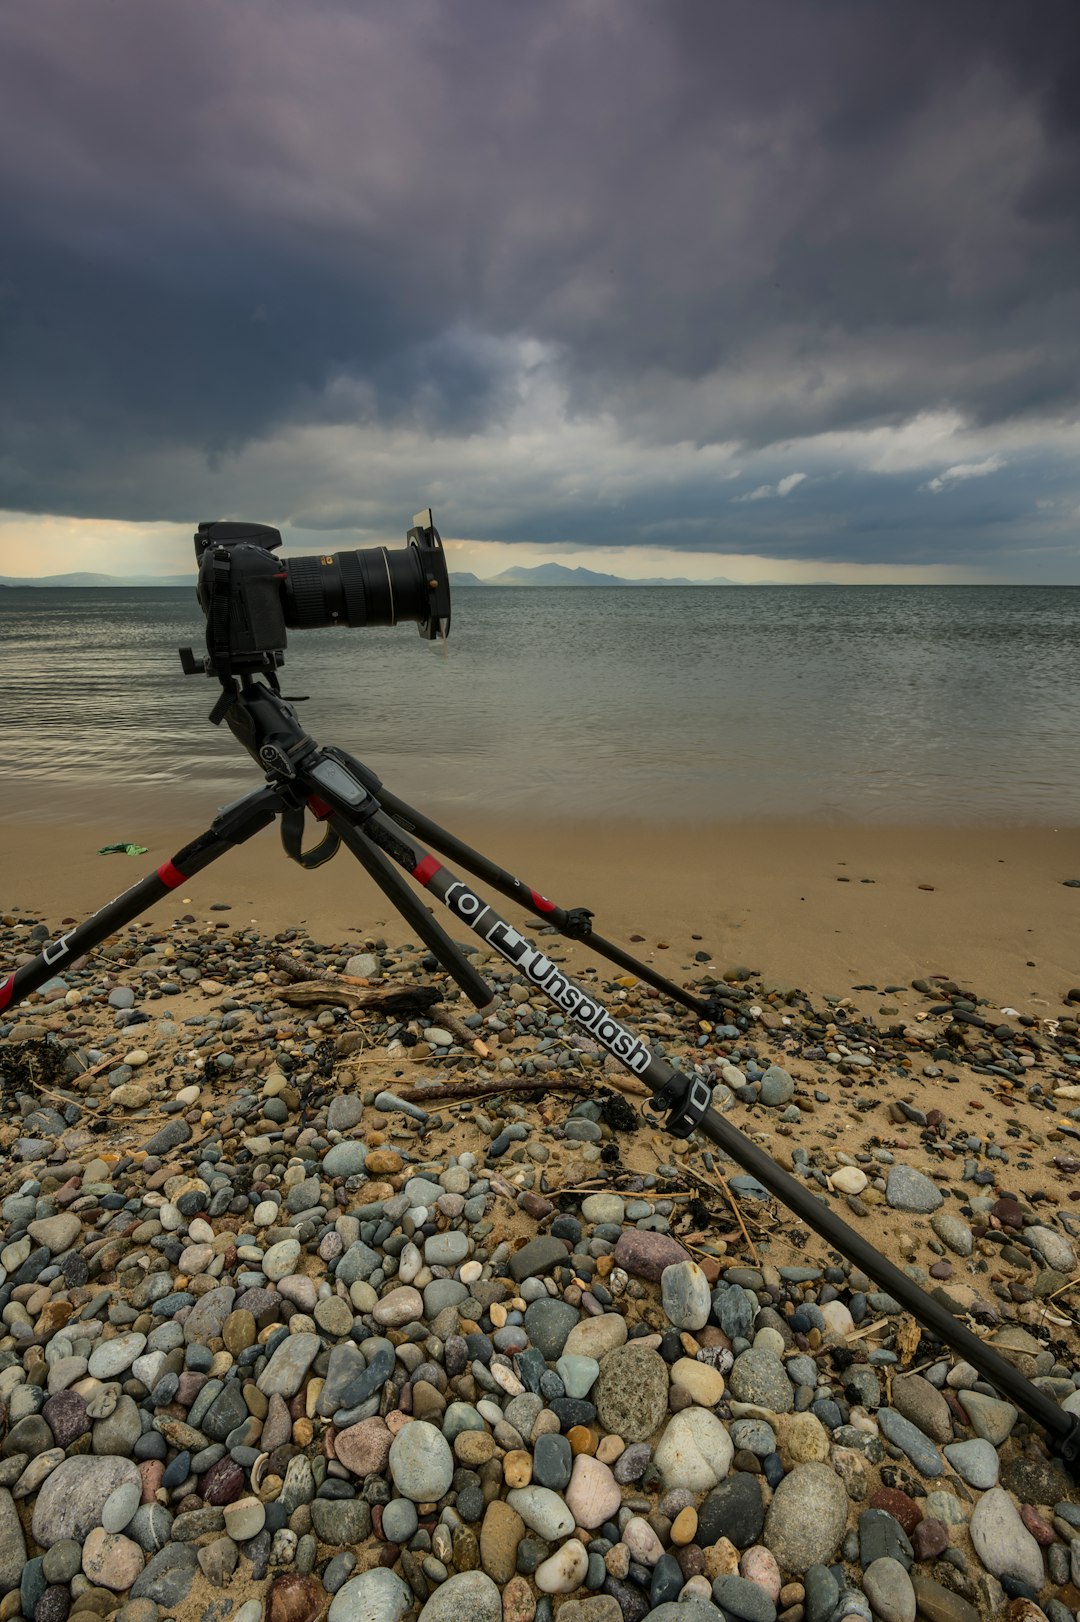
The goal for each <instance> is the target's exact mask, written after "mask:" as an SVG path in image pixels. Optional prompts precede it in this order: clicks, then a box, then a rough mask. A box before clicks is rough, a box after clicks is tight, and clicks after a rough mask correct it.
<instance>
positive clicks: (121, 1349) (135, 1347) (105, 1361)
mask: <svg viewBox="0 0 1080 1622" xmlns="http://www.w3.org/2000/svg"><path fill="white" fill-rule="evenodd" d="M145 1345H146V1336H145V1335H140V1334H137V1333H136V1332H135V1331H131V1332H130V1333H129V1334H126V1335H114V1336H113V1338H112V1340H103V1341H101V1342H100V1343H99V1344H98V1345H97V1346H95V1347H94V1350H93V1351H92V1352H91V1353H90V1363H89V1367H88V1369H87V1372H88V1373H89V1374H90V1376H91V1378H93V1379H95V1380H115V1379H116V1377H117V1375H119V1374H124V1373H125V1372H126V1371H127V1370H128V1369H129V1368H130V1367H131V1365H132V1363H134V1361H135V1359H136V1358H137V1357H138V1356H139V1353H140V1352H141V1351H142V1349H143V1347H144V1346H145Z"/></svg>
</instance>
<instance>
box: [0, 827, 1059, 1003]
mask: <svg viewBox="0 0 1080 1622" xmlns="http://www.w3.org/2000/svg"><path fill="white" fill-rule="evenodd" d="M123 803H124V804H128V803H129V802H127V801H126V800H125V801H124V802H123ZM136 807H137V809H136V814H134V815H131V814H128V813H127V812H124V811H121V812H118V814H117V815H112V816H110V817H109V819H108V820H107V821H106V820H104V819H101V820H95V821H93V822H91V823H86V824H84V823H82V822H80V821H78V820H72V819H75V818H77V815H78V810H77V807H76V806H75V805H74V804H70V805H69V806H68V807H67V809H66V816H67V818H68V819H69V820H64V821H57V822H52V823H45V822H41V823H38V822H35V821H34V820H32V818H31V816H30V814H29V812H27V813H26V814H24V815H23V816H21V817H19V818H18V820H15V821H10V822H8V824H7V825H6V836H5V841H4V851H3V856H2V858H0V903H3V904H5V905H8V906H11V905H19V906H21V907H23V908H27V909H30V910H32V911H33V912H34V913H35V915H36V916H39V917H40V918H41V919H42V920H44V921H46V922H48V923H49V924H50V925H51V926H52V925H56V924H59V922H60V921H61V920H62V919H67V918H69V917H74V918H76V919H82V918H84V917H85V916H86V915H87V914H88V913H90V912H92V911H94V910H95V909H96V908H97V907H98V906H100V905H102V904H103V902H105V901H106V900H108V899H109V898H110V897H111V896H113V895H116V894H118V893H119V892H120V891H121V890H123V889H125V888H127V887H128V886H129V885H130V884H132V883H134V882H135V881H136V880H137V879H138V878H140V877H141V876H142V875H143V873H144V872H149V871H151V870H152V869H153V868H154V867H155V866H157V865H158V864H159V863H160V862H162V861H165V860H167V859H170V858H171V857H173V856H174V855H175V854H176V853H177V851H178V850H180V849H181V848H182V847H183V846H184V845H185V844H186V843H188V842H189V841H190V840H191V839H192V838H194V837H195V836H196V835H197V834H198V833H199V832H201V831H202V829H203V828H204V827H205V826H207V825H208V823H209V821H210V820H211V819H212V817H213V814H214V811H215V806H214V804H213V802H212V801H207V802H206V803H205V805H204V806H200V805H199V804H198V802H197V801H196V800H195V799H194V798H193V800H192V802H191V820H190V821H186V822H183V823H181V822H179V821H177V820H175V818H174V817H171V816H169V815H168V807H166V806H164V805H162V804H161V803H160V802H157V803H155V802H153V801H148V800H145V799H144V800H143V801H141V802H136ZM446 825H447V826H449V827H450V828H451V829H452V831H453V832H454V833H456V834H458V836H459V837H461V838H463V839H465V840H466V841H467V842H469V843H470V844H472V845H473V847H474V848H476V849H478V850H480V851H482V852H483V853H485V854H487V855H488V856H490V857H491V858H492V859H493V860H494V861H497V862H499V863H500V864H501V865H502V866H504V867H505V868H507V869H509V871H510V872H512V873H513V874H514V875H515V876H516V877H518V878H520V879H522V880H523V881H524V882H525V883H526V884H528V885H529V886H530V887H532V888H535V889H538V890H540V891H541V893H542V894H546V895H549V896H550V897H551V898H552V899H553V900H554V901H556V902H557V903H558V904H559V905H561V906H567V907H569V906H584V907H588V908H590V909H591V910H592V911H593V912H594V914H595V928H596V929H597V931H598V932H599V933H601V934H604V935H605V936H607V938H609V939H611V940H613V941H615V942H617V943H620V944H622V945H624V946H629V949H630V950H631V951H633V952H634V953H635V954H637V955H640V956H641V957H642V959H643V960H644V961H649V960H652V961H653V962H655V963H656V965H657V967H658V968H660V969H661V971H662V972H663V973H664V974H665V975H667V976H668V977H669V978H674V979H676V980H678V979H679V978H680V977H681V976H682V975H683V974H684V973H685V972H686V971H687V970H688V969H692V970H693V972H695V973H700V972H701V970H702V964H701V962H700V961H699V960H698V959H697V958H696V954H698V953H700V952H702V951H707V952H708V953H709V954H710V956H709V963H710V964H711V965H712V967H713V969H714V970H716V971H717V972H719V973H723V972H724V971H725V970H727V969H729V968H732V967H735V966H740V965H745V966H747V967H749V968H753V969H755V970H757V971H759V972H760V973H761V974H762V975H763V976H764V978H765V979H766V980H768V981H770V982H775V983H777V984H780V985H789V986H798V987H800V988H802V989H804V990H806V991H808V992H810V993H812V994H813V995H815V996H818V997H820V996H823V995H827V996H836V997H840V996H847V997H852V998H853V1000H854V1001H855V1003H856V1005H858V1004H859V1003H860V999H865V998H866V997H867V995H868V994H867V993H865V992H862V991H860V990H859V989H858V988H859V987H860V986H864V985H866V984H871V985H875V986H878V987H883V986H885V985H888V984H890V983H899V984H907V983H909V982H910V981H911V980H912V979H913V978H916V977H919V976H927V975H935V974H937V975H945V976H948V977H949V978H951V979H953V980H955V981H956V982H957V984H959V985H963V986H965V987H967V988H969V989H970V990H971V991H972V992H973V993H975V994H977V995H981V996H987V997H990V998H992V999H994V1000H995V1001H996V1002H997V1003H998V1004H999V1005H1005V1006H1012V1007H1015V1008H1016V1009H1017V1010H1018V1011H1021V1012H1033V1013H1035V1012H1037V1013H1039V1014H1040V1015H1042V1016H1044V1017H1045V1015H1046V1013H1047V1011H1048V1010H1049V1009H1052V1010H1054V1011H1055V1012H1057V1011H1060V1008H1061V1006H1062V998H1063V997H1064V995H1065V993H1066V992H1067V991H1068V990H1070V989H1071V988H1072V987H1074V986H1076V985H1077V984H1078V983H1080V888H1070V887H1069V886H1068V885H1067V882H1066V881H1068V880H1070V879H1076V878H1080V828H1076V827H1072V828H1067V827H1064V828H1061V829H1055V828H1047V827H1030V828H1005V827H1003V828H986V827H976V828H954V827H947V828H940V827H939V828H923V827H892V828H889V827H859V826H851V825H834V824H823V823H818V822H812V821H805V820H804V821H800V822H794V821H793V822H783V821H773V820H768V819H766V820H764V821H759V822H754V823H733V824H712V825H708V824H700V823H690V824H683V825H677V826H674V827H672V828H665V827H663V826H657V825H650V824H645V823H632V822H625V821H618V820H614V821H611V822H604V823H600V822H597V821H567V822H562V823H560V822H552V821H549V822H545V823H543V824H536V825H530V824H529V823H528V821H526V820H523V819H521V818H518V817H513V818H510V817H507V816H502V817H486V818H485V817H482V816H477V815H475V814H473V815H464V816H461V817H458V818H455V819H453V821H451V820H450V819H449V818H447V819H446ZM308 830H309V832H308V835H307V844H308V845H311V844H312V843H314V842H315V841H316V840H317V839H318V837H320V834H321V830H320V829H319V827H318V825H317V824H316V823H315V822H314V821H313V820H312V819H310V818H309V821H308ZM121 839H123V840H132V841H137V842H138V843H139V844H143V845H146V846H147V847H148V852H147V854H146V855H145V856H142V857H129V856H118V855H111V856H101V855H98V854H97V853H98V850H99V849H100V847H101V846H103V845H105V844H111V843H116V842H118V841H119V840H121ZM449 865H452V864H449ZM481 888H482V886H481ZM180 899H181V900H182V901H184V902H185V905H184V910H185V911H191V912H193V913H194V914H195V915H196V916H200V917H201V916H203V915H204V914H205V913H207V909H208V908H209V907H210V906H211V905H212V904H214V903H218V904H225V905H228V906H229V907H230V908H231V909H232V912H233V914H234V916H235V918H236V919H237V920H242V921H244V922H245V923H246V922H247V921H249V920H254V921H255V922H256V923H257V926H258V927H259V929H260V930H263V931H267V932H269V933H275V932H277V931H279V930H281V929H285V928H288V927H290V926H292V925H296V924H303V925H304V926H305V927H306V928H307V930H308V931H309V933H310V934H311V936H312V938H313V939H316V940H324V941H337V940H345V939H349V940H356V939H359V938H361V937H368V936H384V937H385V938H387V939H388V940H391V941H395V942H396V941H399V940H404V939H407V938H408V930H407V928H406V927H405V926H404V924H403V923H402V922H401V921H400V919H398V918H397V917H396V915H394V914H393V913H392V911H391V909H390V907H389V903H388V902H387V900H386V899H385V897H384V896H383V895H382V893H381V891H379V890H377V889H376V888H375V886H374V885H373V884H372V882H371V881H370V880H369V879H368V877H367V875H366V874H365V873H364V871H363V870H362V869H361V868H360V866H359V864H358V863H356V862H355V861H354V860H353V858H352V857H350V856H349V854H348V853H347V852H345V851H341V852H339V853H338V855H337V856H336V857H335V858H334V860H333V861H332V862H330V863H328V864H327V865H325V866H324V867H321V868H317V869H315V870H313V871H305V870H303V869H301V868H300V867H299V866H297V865H296V864H295V863H294V862H291V861H289V860H288V859H287V858H286V857H285V855H284V852H283V851H282V849H281V845H280V842H279V839H278V837H277V835H276V833H275V832H274V830H272V829H268V830H264V831H263V832H262V833H260V834H258V835H256V836H255V838H254V839H252V840H251V841H250V842H249V843H247V844H246V845H243V846H239V847H237V849H236V850H235V851H233V852H231V853H230V854H229V855H227V856H225V857H223V858H222V859H221V860H220V861H219V862H217V863H216V864H215V865H214V866H213V867H211V868H209V869H207V870H205V871H204V872H203V873H201V874H199V875H198V876H197V877H196V878H195V879H193V880H192V883H191V885H190V886H186V887H184V889H183V890H182V892H180ZM491 899H492V900H493V901H495V902H496V904H497V905H498V904H500V903H499V898H497V897H494V896H493V897H492V898H491ZM188 902H189V903H190V905H187V903H188ZM501 904H502V905H504V906H505V908H506V910H507V912H508V914H513V909H512V907H511V904H510V903H508V902H505V903H501ZM176 910H177V897H176V896H175V895H174V896H170V897H167V898H166V899H165V900H163V901H161V902H159V903H158V904H157V906H156V908H154V909H152V910H151V912H150V913H149V914H148V917H150V918H153V919H159V920H162V921H164V920H166V919H168V918H170V917H171V916H173V915H174V914H175V912H176ZM441 910H442V909H439V908H436V913H437V914H438V913H439V912H441ZM443 917H444V920H445V918H446V915H445V914H444V915H443ZM517 917H520V914H516V915H513V916H512V918H511V921H515V918H517ZM635 936H641V937H643V939H641V940H638V941H634V940H633V937H635ZM571 950H572V951H574V952H576V953H577V954H578V955H579V956H581V957H582V960H583V961H584V956H583V954H582V953H581V950H580V948H572V949H571Z"/></svg>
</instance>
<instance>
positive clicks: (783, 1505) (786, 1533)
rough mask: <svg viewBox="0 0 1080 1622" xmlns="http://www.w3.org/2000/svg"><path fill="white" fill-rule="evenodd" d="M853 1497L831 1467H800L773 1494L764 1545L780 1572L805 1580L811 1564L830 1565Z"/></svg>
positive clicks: (786, 1477) (766, 1521)
mask: <svg viewBox="0 0 1080 1622" xmlns="http://www.w3.org/2000/svg"><path fill="white" fill-rule="evenodd" d="M847 1510H848V1498H847V1493H846V1491H845V1490H844V1484H843V1482H842V1481H841V1480H840V1477H839V1476H838V1475H836V1473H835V1472H834V1471H833V1470H832V1469H830V1467H829V1466H828V1465H827V1464H816V1463H815V1464H799V1465H796V1467H795V1469H794V1470H792V1471H791V1473H790V1474H789V1475H786V1476H785V1477H784V1479H783V1480H782V1481H781V1482H780V1484H779V1486H778V1487H777V1489H776V1491H775V1493H774V1494H773V1500H772V1503H771V1504H770V1505H769V1512H768V1515H767V1516H766V1518H765V1534H764V1541H765V1546H766V1548H767V1549H768V1550H769V1551H770V1553H771V1554H772V1555H773V1556H774V1557H775V1559H776V1561H777V1563H778V1565H779V1566H780V1569H781V1571H790V1572H794V1573H795V1574H796V1575H798V1576H801V1575H802V1574H803V1572H805V1571H806V1569H807V1567H808V1566H815V1565H822V1566H827V1565H828V1564H829V1563H830V1561H831V1560H832V1557H833V1555H834V1554H835V1553H836V1550H837V1548H838V1547H839V1544H840V1539H841V1538H842V1537H843V1535H844V1528H845V1526H846V1525H847Z"/></svg>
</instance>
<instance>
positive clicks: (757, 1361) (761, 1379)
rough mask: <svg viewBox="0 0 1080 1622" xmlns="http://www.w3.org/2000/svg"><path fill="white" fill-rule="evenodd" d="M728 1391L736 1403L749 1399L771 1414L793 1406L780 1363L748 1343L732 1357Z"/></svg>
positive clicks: (788, 1385)
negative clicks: (744, 1350)
mask: <svg viewBox="0 0 1080 1622" xmlns="http://www.w3.org/2000/svg"><path fill="white" fill-rule="evenodd" d="M731 1394H732V1396H733V1397H735V1398H736V1399H737V1400H738V1401H739V1402H752V1403H753V1404H754V1405H755V1406H756V1407H758V1408H767V1409H769V1411H770V1412H771V1413H774V1414H786V1413H790V1411H791V1409H792V1408H793V1407H794V1406H795V1392H794V1389H793V1387H792V1384H791V1381H790V1380H789V1379H788V1377H787V1374H786V1372H785V1370H784V1365H783V1363H781V1361H780V1359H779V1358H778V1357H777V1355H776V1353H775V1352H770V1351H768V1350H767V1349H766V1348H765V1347H763V1346H752V1347H751V1348H750V1350H749V1351H748V1352H743V1353H742V1355H741V1356H740V1357H737V1358H736V1359H735V1362H734V1364H733V1365H732V1370H731Z"/></svg>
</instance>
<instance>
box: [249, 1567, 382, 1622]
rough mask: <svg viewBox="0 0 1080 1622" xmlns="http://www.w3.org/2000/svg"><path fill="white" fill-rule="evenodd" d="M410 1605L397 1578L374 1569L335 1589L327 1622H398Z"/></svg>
mask: <svg viewBox="0 0 1080 1622" xmlns="http://www.w3.org/2000/svg"><path fill="white" fill-rule="evenodd" d="M412 1602H413V1598H412V1593H411V1591H410V1590H409V1589H408V1588H407V1587H406V1586H405V1584H404V1583H403V1582H402V1580H401V1578H400V1577H398V1576H396V1575H395V1573H394V1572H392V1571H388V1570H387V1568H386V1567H385V1566H373V1567H372V1569H371V1570H370V1571H364V1572H361V1573H360V1575H359V1577H351V1578H350V1579H349V1581H348V1582H347V1583H345V1584H344V1586H343V1587H341V1588H339V1589H338V1591H337V1593H336V1594H335V1595H334V1599H333V1603H332V1604H331V1606H330V1615H329V1618H328V1622H401V1618H402V1617H403V1616H404V1615H405V1612H406V1611H407V1610H408V1609H409V1606H410V1605H411V1604H412ZM314 1614H315V1615H318V1612H317V1611H316V1612H315V1613H314ZM268 1616H269V1617H270V1618H271V1622H278V1619H277V1618H276V1617H274V1615H273V1612H272V1611H268ZM281 1622H310V1618H309V1616H308V1615H306V1614H305V1615H304V1616H302V1617H298V1618H295V1619H294V1618H292V1617H288V1618H282V1619H281Z"/></svg>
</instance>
